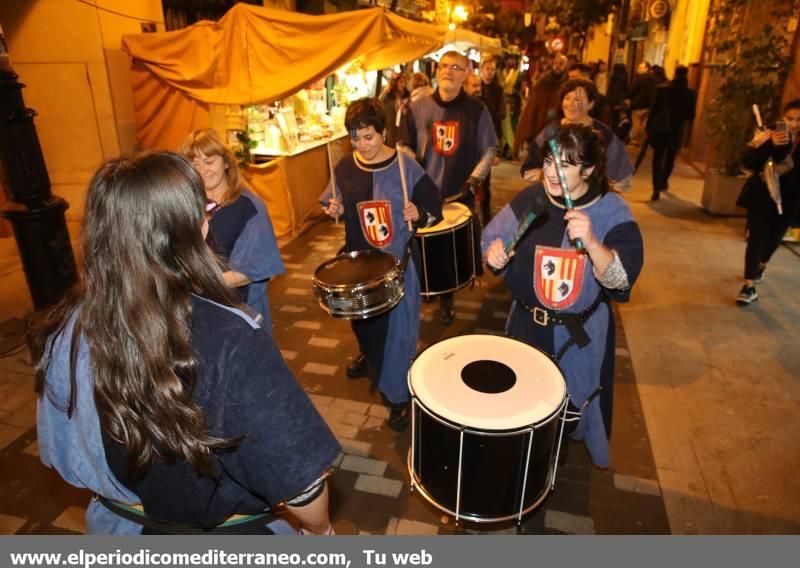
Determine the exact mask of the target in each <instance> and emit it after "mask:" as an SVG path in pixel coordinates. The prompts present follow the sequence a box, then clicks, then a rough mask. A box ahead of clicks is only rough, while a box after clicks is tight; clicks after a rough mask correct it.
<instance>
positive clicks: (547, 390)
mask: <svg viewBox="0 0 800 568" xmlns="http://www.w3.org/2000/svg"><path fill="white" fill-rule="evenodd" d="M408 384H409V389H410V390H411V395H412V422H411V432H412V438H411V450H410V452H409V464H408V468H409V474H410V476H411V487H412V489H417V490H418V491H419V492H420V493H421V494H422V496H423V497H424V498H425V499H427V500H428V501H429V502H430V503H431V504H433V505H434V506H436V507H437V508H439V509H441V510H442V511H445V512H446V513H449V514H451V515H453V516H454V517H455V519H456V521H458V520H459V519H462V518H463V519H467V520H471V521H476V522H496V521H506V520H510V519H516V520H517V522H518V523H520V522H521V521H522V516H523V515H525V514H526V513H528V512H529V511H531V510H533V509H534V508H535V507H536V506H538V505H539V504H540V503H541V502H542V501H543V500H544V498H545V497H546V496H547V494H548V493H549V492H550V490H551V489H552V488H553V486H554V484H555V478H556V468H557V464H558V453H559V450H560V448H561V438H562V434H563V424H564V422H563V418H564V413H565V410H566V408H567V400H568V398H567V387H566V383H565V381H564V377H563V375H562V374H561V371H560V370H559V369H558V367H557V366H556V364H555V363H554V362H553V361H552V360H551V359H550V357H548V356H547V355H545V354H544V353H543V352H541V351H539V350H538V349H536V348H535V347H531V346H530V345H528V344H526V343H523V342H521V341H518V340H516V339H510V338H507V337H501V336H495V335H480V334H476V335H464V336H461V337H453V338H450V339H445V340H443V341H440V342H438V343H435V344H433V345H431V346H430V347H428V348H427V349H425V350H424V351H423V352H422V353H421V354H420V355H419V356H418V357H417V359H416V360H415V361H414V363H413V364H412V366H411V369H410V370H409V373H408Z"/></svg>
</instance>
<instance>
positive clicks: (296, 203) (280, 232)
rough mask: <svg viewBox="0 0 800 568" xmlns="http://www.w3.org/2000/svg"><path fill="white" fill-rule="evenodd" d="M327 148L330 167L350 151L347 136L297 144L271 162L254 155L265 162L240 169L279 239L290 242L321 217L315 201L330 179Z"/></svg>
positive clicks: (342, 134)
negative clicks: (266, 208) (268, 215)
mask: <svg viewBox="0 0 800 568" xmlns="http://www.w3.org/2000/svg"><path fill="white" fill-rule="evenodd" d="M328 148H330V151H331V161H332V163H334V164H335V163H337V162H338V161H339V160H340V159H341V158H342V157H344V156H346V155H349V154H350V153H352V151H353V149H352V146H351V144H350V137H349V136H347V134H346V133H345V132H341V133H340V134H339V135H338V136H336V135H334V137H333V138H332V139H329V140H319V141H314V142H308V143H305V144H302V145H299V146H298V147H297V148H296V149H295V150H294V151H293V152H291V153H289V154H288V155H284V156H280V157H277V158H274V159H269V157H268V156H255V158H256V161H261V160H264V159H267V160H268V161H266V162H263V163H256V164H250V165H248V166H247V167H246V168H244V170H243V173H244V177H245V179H246V180H247V183H248V184H249V185H250V187H251V188H252V189H253V191H254V192H255V193H257V194H258V195H259V196H260V197H261V199H263V200H264V201H265V202H266V204H267V207H268V208H269V212H270V217H271V218H272V226H273V228H274V229H275V236H276V237H278V239H279V240H281V239H291V238H292V237H294V236H296V235H297V234H298V233H300V232H302V231H303V230H304V229H305V228H306V227H308V226H309V225H310V224H311V223H313V222H314V221H315V220H316V219H318V218H319V217H321V216H322V215H323V214H322V209H321V208H320V206H319V203H318V202H317V198H318V197H319V196H320V194H321V193H322V192H323V191H324V190H325V187H326V186H327V185H328V180H329V179H330V171H329V168H328Z"/></svg>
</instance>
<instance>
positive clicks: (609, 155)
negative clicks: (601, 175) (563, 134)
mask: <svg viewBox="0 0 800 568" xmlns="http://www.w3.org/2000/svg"><path fill="white" fill-rule="evenodd" d="M549 128H550V127H547V128H545V129H543V130H542V131H541V132H540V133H539V134H538V136H536V138H535V139H534V143H533V144H531V145H530V146H529V147H528V156H527V157H526V158H525V162H524V163H523V164H522V168H520V173H521V174H522V175H525V172H526V171H528V170H533V169H541V168H542V164H543V158H542V156H543V155H544V145H545V144H547V132H548V129H549ZM592 129H593V130H595V131H597V132H598V133H599V134H600V136H601V137H602V139H603V141H604V142H605V143H606V176H607V177H608V179H609V180H611V181H614V182H619V181H623V180H625V179H627V178H630V177H631V176H632V175H633V164H632V163H631V159H630V157H628V152H627V151H626V150H625V144H623V143H622V140H620V139H619V138H617V136H616V134H614V133H613V132H612V131H611V129H610V128H609V127H608V126H606V125H605V124H603V123H602V122H600V121H599V120H595V119H593V120H592Z"/></svg>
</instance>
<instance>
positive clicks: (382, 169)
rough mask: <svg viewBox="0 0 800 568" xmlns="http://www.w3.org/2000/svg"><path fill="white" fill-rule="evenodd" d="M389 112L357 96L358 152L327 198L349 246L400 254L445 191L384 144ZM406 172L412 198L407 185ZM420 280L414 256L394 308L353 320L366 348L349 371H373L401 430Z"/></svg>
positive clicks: (351, 123) (342, 167) (337, 171)
mask: <svg viewBox="0 0 800 568" xmlns="http://www.w3.org/2000/svg"><path fill="white" fill-rule="evenodd" d="M385 120H386V118H385V114H384V111H383V107H382V105H381V103H380V101H378V100H377V99H372V98H366V99H361V100H358V101H355V102H354V103H352V104H351V105H350V106H349V107H348V109H347V114H346V116H345V126H346V127H347V130H348V131H349V132H350V137H351V139H352V143H353V147H354V149H355V151H354V152H353V154H352V155H350V156H347V157H345V158H342V159H341V160H340V161H339V163H338V164H337V165H336V167H335V168H334V179H335V185H336V189H335V193H334V192H333V190H332V187H330V186H329V187H328V189H327V190H326V191H325V192H324V193H323V194H322V196H320V203H322V204H323V207H324V210H325V213H326V214H328V215H330V216H332V217H338V216H343V217H344V222H345V250H346V251H347V252H353V251H363V250H371V249H374V250H379V251H384V252H389V253H391V254H393V255H394V256H395V257H396V258H397V259H398V260H399V259H402V258H403V257H404V255H405V254H406V251H407V250H408V247H409V246H412V247H413V238H412V232H411V231H410V230H409V228H408V221H411V222H412V223H413V224H414V225H415V226H418V227H428V226H431V225H434V224H435V223H437V222H438V221H439V220H440V219H441V217H442V203H441V198H440V197H439V192H438V190H437V188H436V186H435V185H434V183H433V182H432V181H431V179H430V178H429V177H428V176H427V175H426V174H425V171H424V170H423V169H422V167H421V166H419V164H417V163H416V161H415V160H414V159H413V158H412V157H410V156H407V155H405V154H403V153H398V152H397V151H396V150H395V149H394V148H390V147H389V146H387V145H386V144H384V137H383V136H384V129H385V124H386V123H385ZM400 160H402V167H403V170H404V172H405V178H406V184H407V192H408V202H407V203H406V201H405V197H404V194H403V189H402V184H401V171H400V162H399V161H400ZM419 320H420V284H419V277H418V276H417V271H416V268H415V266H414V262H408V264H407V266H406V271H405V293H404V295H403V299H402V300H401V301H400V303H398V304H397V305H396V306H395V307H394V308H392V309H391V310H390V311H388V312H385V313H383V314H380V315H377V316H374V317H370V318H368V319H364V320H355V321H353V322H352V325H353V332H354V333H355V335H356V338H357V339H358V344H359V347H360V349H361V354H360V355H359V356H358V357H356V358H355V359H354V360H353V362H352V363H351V364H350V366H349V367H348V370H347V375H348V376H349V377H351V378H357V377H360V376H365V375H366V374H367V370H368V369H369V371H370V372H371V373H373V377H374V380H375V382H376V384H377V387H378V390H380V392H381V394H382V395H383V396H384V398H385V399H386V401H387V402H388V404H389V408H390V414H389V420H388V424H389V427H391V428H392V429H393V430H395V431H398V432H402V431H404V430H405V429H406V428H407V426H408V420H409V418H408V401H409V392H408V384H407V374H408V369H409V367H410V366H411V361H412V359H413V358H414V357H415V355H416V352H417V338H418V337H419Z"/></svg>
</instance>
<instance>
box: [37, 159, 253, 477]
mask: <svg viewBox="0 0 800 568" xmlns="http://www.w3.org/2000/svg"><path fill="white" fill-rule="evenodd" d="M205 204H206V195H205V190H204V187H203V181H202V180H201V179H200V176H199V175H198V174H197V173H196V172H195V170H194V169H193V168H192V166H191V164H189V163H188V162H187V161H186V160H185V159H184V158H182V157H181V156H178V155H177V154H173V153H170V152H160V153H144V154H140V155H137V156H134V157H132V158H127V159H118V160H113V161H111V162H109V163H107V164H106V165H104V166H102V167H101V168H100V169H99V170H98V171H97V173H96V174H95V175H94V178H93V179H92V181H91V184H90V186H89V192H88V196H87V201H86V214H85V217H84V222H83V231H82V235H81V251H82V257H83V259H82V267H81V281H80V284H79V285H78V287H76V289H75V290H73V291H72V292H71V293H70V294H69V295H68V296H67V297H66V298H65V299H64V300H63V301H62V302H61V303H60V304H58V305H57V306H55V307H54V308H53V309H52V310H50V311H49V312H48V313H46V314H43V316H42V317H41V319H40V321H38V322H37V323H36V324H35V325H34V326H33V328H32V331H31V337H30V339H31V344H32V350H33V355H34V358H35V360H36V361H37V365H36V377H37V388H38V389H39V392H40V395H44V394H45V393H46V391H47V385H46V381H45V374H46V372H47V366H48V362H49V360H50V353H49V352H48V351H49V350H50V349H52V345H53V343H54V342H53V341H52V339H53V338H54V337H55V336H57V335H58V334H59V333H62V332H63V330H64V329H65V326H66V324H67V322H68V321H69V319H70V318H71V317H72V316H73V314H74V313H75V310H79V312H78V314H77V318H76V322H75V327H74V331H73V334H72V337H71V338H70V339H71V344H70V345H71V354H70V383H71V395H70V400H69V407H68V409H67V411H68V413H69V414H70V415H71V414H72V412H73V411H74V409H75V397H76V392H77V389H76V380H77V378H76V376H75V372H76V360H77V353H78V341H79V340H80V336H81V335H83V336H84V337H85V338H86V341H87V343H88V346H89V353H90V357H91V363H92V366H91V369H92V374H93V380H94V393H95V403H96V405H97V409H98V412H99V415H100V422H101V426H102V428H103V431H104V432H105V433H106V434H107V435H108V436H109V437H110V438H111V439H112V440H113V441H115V442H117V443H119V444H123V445H124V446H125V447H126V448H127V450H128V466H129V469H130V470H131V471H132V472H142V471H145V470H146V469H147V468H148V467H149V466H150V465H151V464H152V463H153V462H154V461H155V460H163V461H172V460H176V459H177V460H186V461H187V462H188V463H189V464H190V465H191V466H192V467H193V468H194V470H195V471H197V472H198V473H201V474H206V475H215V472H216V470H215V467H214V460H213V456H212V450H213V449H217V448H229V447H232V446H235V445H236V444H237V443H238V441H239V440H223V439H219V438H215V437H212V436H210V435H209V434H208V431H207V426H206V419H205V415H204V413H203V411H202V410H201V409H200V408H199V407H198V406H197V405H196V404H195V403H194V402H193V400H192V390H193V388H194V385H195V381H196V378H197V361H196V359H195V356H194V353H193V351H192V346H191V342H190V330H191V319H192V299H191V296H192V294H197V295H198V296H202V297H204V298H208V299H209V300H213V301H215V302H218V303H220V304H223V305H229V306H232V305H235V304H236V298H235V296H234V294H233V292H232V290H231V289H230V288H229V287H228V286H227V285H226V284H225V281H224V279H223V277H222V272H221V270H220V266H219V261H218V260H217V257H216V256H215V255H214V254H213V253H212V252H211V250H210V249H209V248H208V246H207V245H206V243H205V241H204V239H203V235H202V233H201V227H202V225H203V221H204V215H205Z"/></svg>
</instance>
